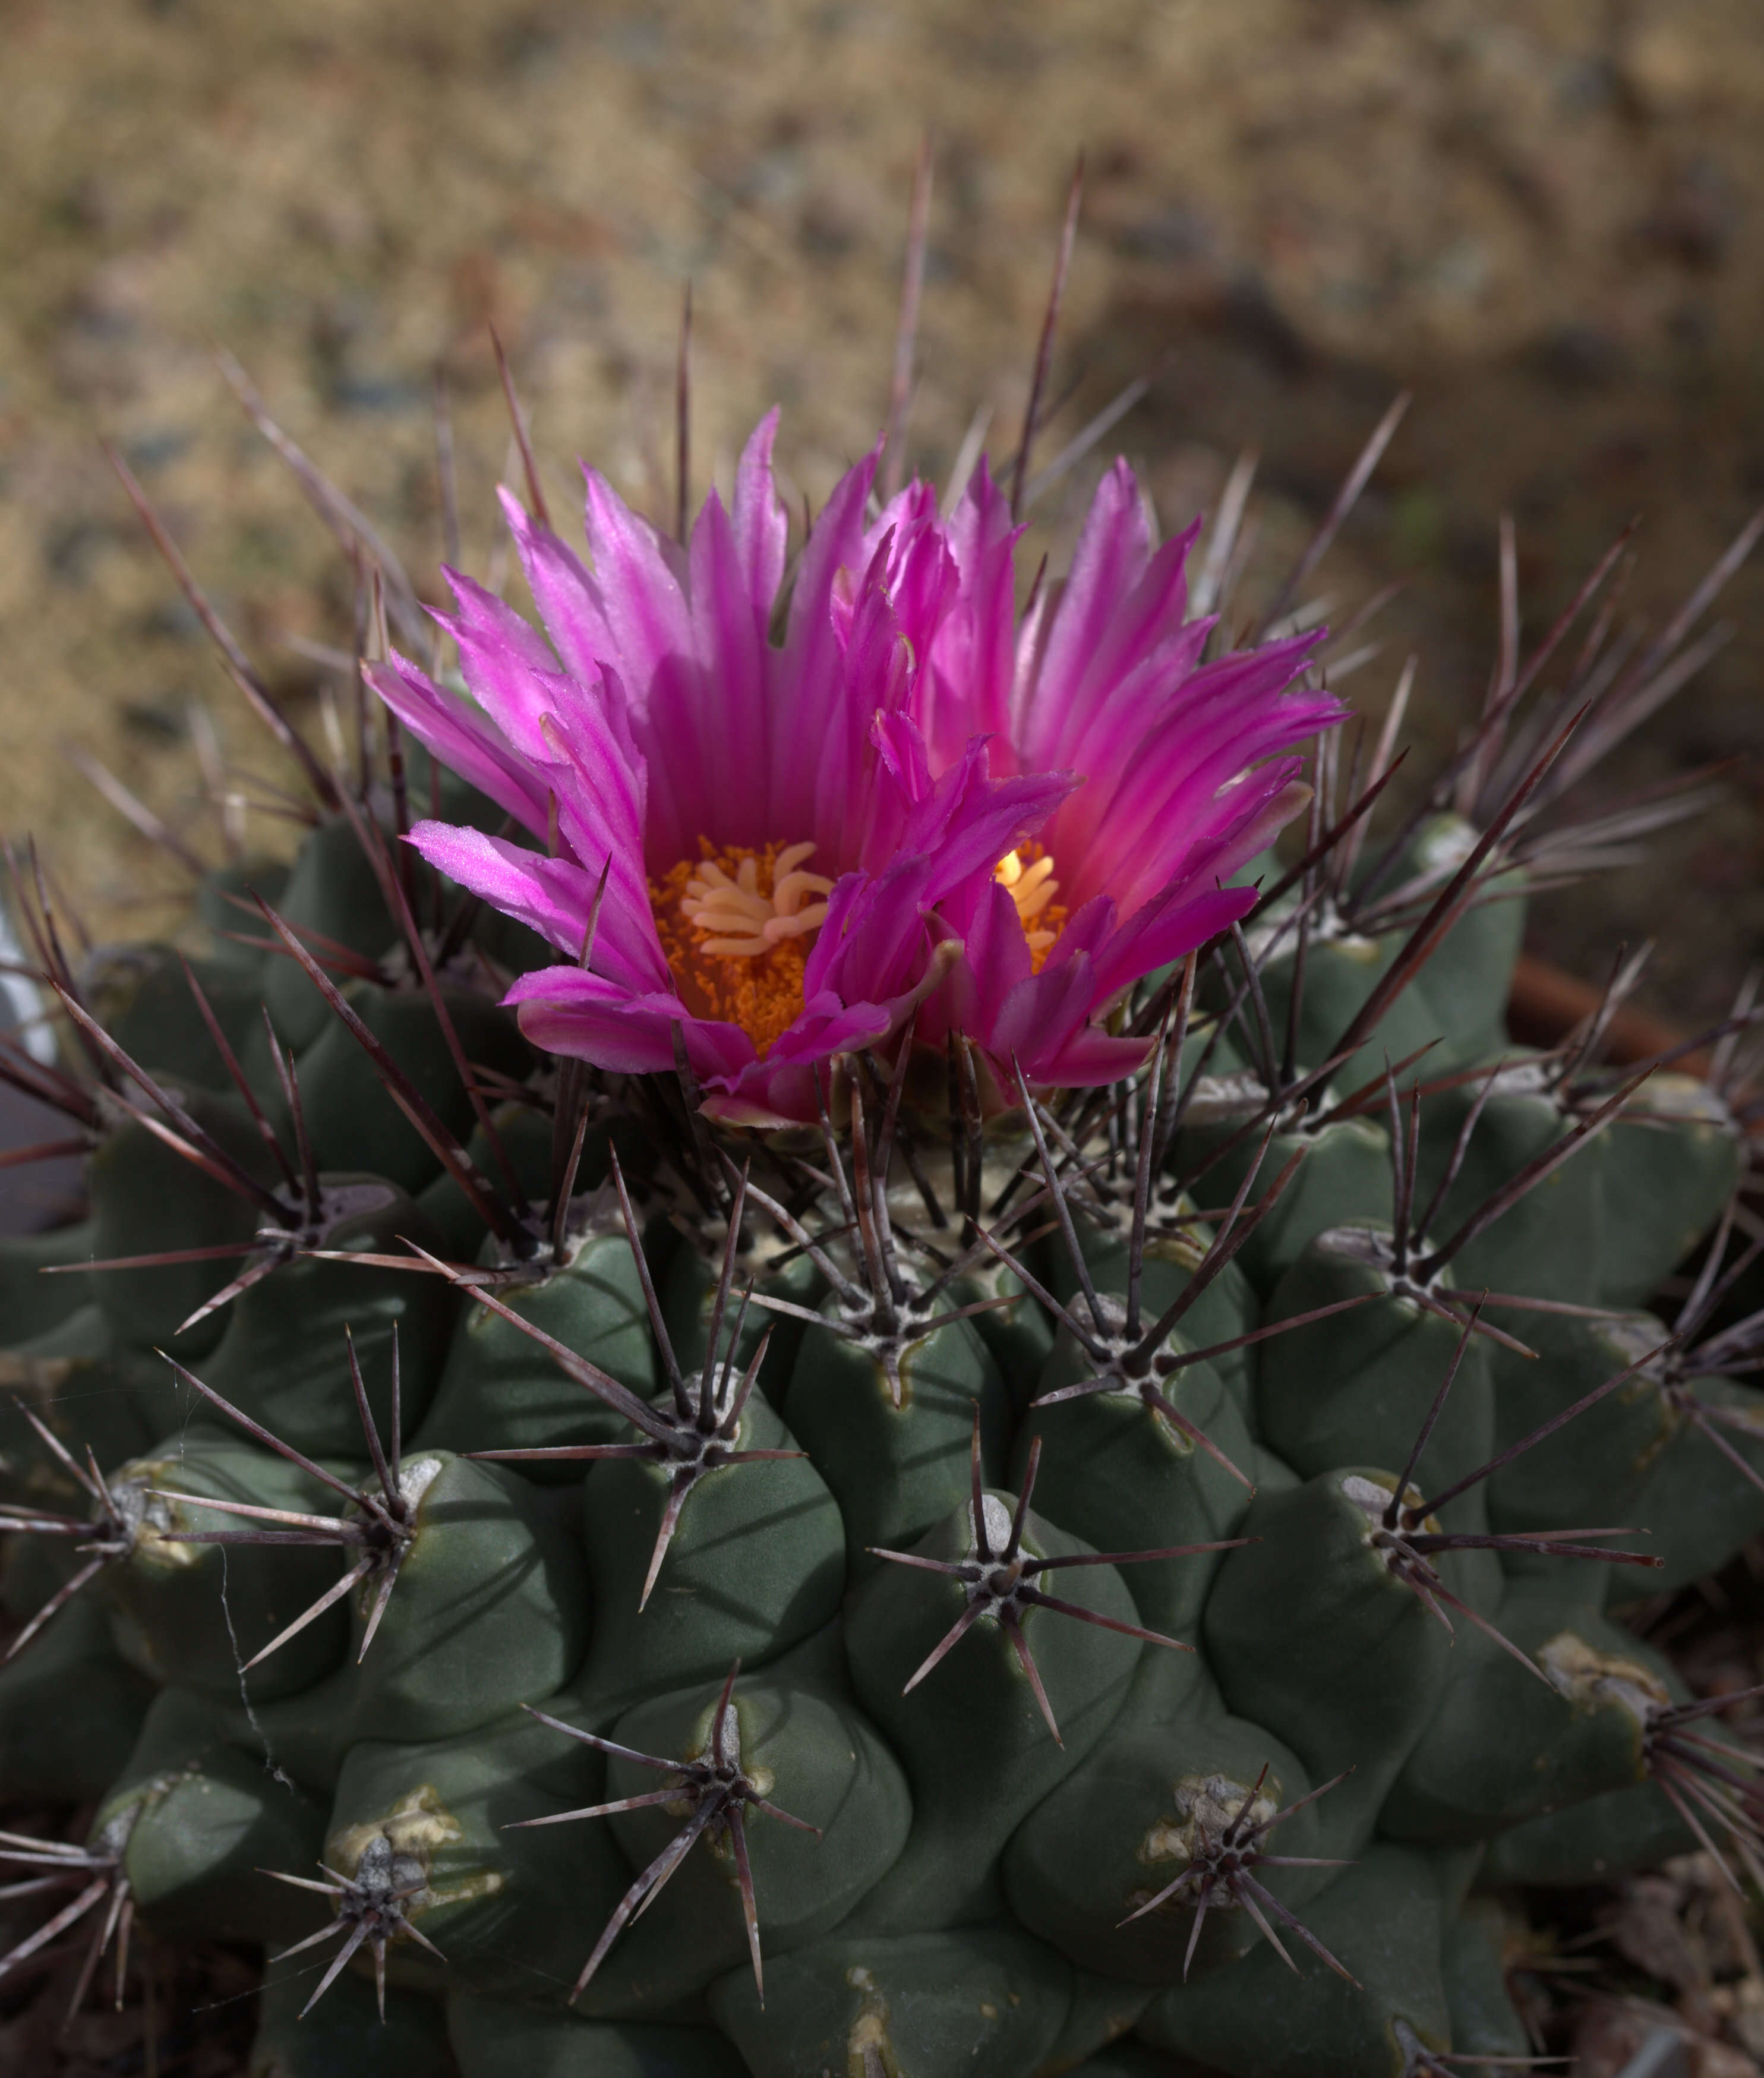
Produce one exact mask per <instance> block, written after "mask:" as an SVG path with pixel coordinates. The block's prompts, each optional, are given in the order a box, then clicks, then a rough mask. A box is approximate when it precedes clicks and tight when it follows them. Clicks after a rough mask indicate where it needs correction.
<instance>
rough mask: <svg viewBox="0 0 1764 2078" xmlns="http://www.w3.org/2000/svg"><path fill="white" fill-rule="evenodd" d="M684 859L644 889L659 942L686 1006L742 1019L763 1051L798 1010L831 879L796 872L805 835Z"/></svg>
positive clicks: (804, 856)
mask: <svg viewBox="0 0 1764 2078" xmlns="http://www.w3.org/2000/svg"><path fill="white" fill-rule="evenodd" d="M700 845H701V849H702V851H703V856H702V857H699V858H697V859H691V860H688V859H682V861H681V862H680V863H679V864H678V866H673V867H672V868H671V869H670V870H669V871H668V873H667V874H665V875H664V876H663V878H662V879H661V881H660V882H659V883H651V885H650V888H649V906H650V908H651V909H652V911H653V913H654V916H655V920H656V929H657V933H658V934H659V935H660V937H661V949H662V951H663V952H664V953H665V954H666V956H667V962H668V967H669V972H670V973H671V974H673V979H674V985H675V987H677V988H678V990H679V991H680V996H681V999H682V1002H684V1003H685V1004H686V1006H687V1008H689V1009H690V1010H691V1011H692V1012H694V1014H695V1015H696V1016H700V1017H707V1018H715V1019H716V1020H719V1021H721V1022H725V1023H728V1024H739V1025H740V1027H741V1029H743V1030H744V1032H746V1033H748V1035H749V1037H750V1038H751V1039H752V1040H753V1043H754V1045H756V1046H757V1048H758V1049H759V1051H760V1052H761V1054H762V1055H763V1054H765V1052H766V1050H767V1049H768V1048H769V1047H770V1045H772V1043H773V1041H774V1040H776V1039H777V1038H778V1036H779V1035H780V1034H781V1033H783V1032H784V1031H786V1029H788V1028H789V1027H790V1024H792V1023H794V1020H795V1019H796V1018H797V1016H799V1014H800V1012H801V1011H802V1008H803V970H804V967H805V966H806V963H807V958H808V953H809V947H810V945H811V943H812V941H813V937H814V933H815V932H816V931H817V930H819V928H820V926H821V925H822V924H824V923H825V922H826V920H827V902H826V899H825V898H826V897H827V896H828V895H831V894H832V890H833V883H832V881H831V880H829V879H828V878H825V876H824V875H823V874H818V873H807V872H805V871H804V870H803V867H804V866H805V864H806V862H807V861H808V860H809V859H810V858H811V857H813V856H814V852H815V846H814V845H813V844H812V843H807V844H792V845H767V846H765V848H764V849H762V850H759V851H753V850H749V849H744V848H740V849H738V848H736V847H733V846H731V847H729V848H728V849H724V850H722V851H716V852H714V851H712V850H711V847H710V845H708V844H707V843H705V842H704V841H703V840H702V839H701V840H700Z"/></svg>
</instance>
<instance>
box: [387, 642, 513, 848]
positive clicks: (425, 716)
mask: <svg viewBox="0 0 1764 2078" xmlns="http://www.w3.org/2000/svg"><path fill="white" fill-rule="evenodd" d="M362 674H363V676H364V677H365V679H366V680H367V682H368V683H369V685H370V686H372V687H373V690H374V691H375V692H377V694H378V695H379V696H380V698H381V699H382V700H384V701H385V702H386V705H387V706H388V707H390V709H391V710H392V711H393V713H394V714H395V715H396V716H398V720H400V721H401V722H402V723H403V724H404V726H405V727H406V728H407V729H409V731H410V732H411V735H412V736H415V738H416V739H417V741H418V742H419V743H421V744H422V745H424V746H425V748H427V749H429V750H431V751H432V752H433V753H434V754H435V756H436V757H438V758H439V759H440V762H442V764H444V766H448V769H449V770H452V771H454V772H457V773H458V774H459V775H460V777H461V778H462V779H468V780H469V781H470V782H471V783H472V785H473V786H474V787H477V789H478V791H480V792H481V793H484V794H487V795H489V796H490V799H491V800H493V801H494V803H496V805H497V806H498V807H499V808H502V809H503V810H505V811H506V812H507V813H508V814H509V815H511V816H514V817H515V820H516V821H517V822H519V823H522V824H524V825H525V826H526V827H527V828H528V829H530V830H532V831H534V832H540V831H542V830H543V829H544V827H545V815H546V808H545V803H546V799H547V796H548V786H547V783H546V780H545V778H544V767H543V766H540V765H538V764H536V763H535V762H533V761H532V759H530V758H524V757H521V756H520V755H519V753H517V752H516V751H515V749H514V747H513V746H512V745H511V744H510V742H509V741H508V739H507V737H506V736H504V735H503V732H502V731H501V730H500V729H498V728H497V727H496V726H495V724H494V723H493V722H491V721H490V720H489V719H488V717H487V716H485V715H484V714H483V713H482V711H480V710H479V709H477V708H476V707H473V706H472V704H471V703H470V702H469V701H467V700H462V699H460V698H458V696H457V695H455V694H452V693H449V692H447V691H444V690H443V689H442V688H441V687H440V686H438V685H436V682H434V680H433V679H432V678H430V677H429V676H428V674H427V672H425V671H422V670H419V669H418V668H417V666H415V664H412V663H411V662H410V661H408V660H407V659H406V658H405V657H401V656H399V655H398V653H397V652H396V651H395V650H394V652H393V654H392V657H391V660H390V662H389V663H386V664H368V665H364V666H363V667H362Z"/></svg>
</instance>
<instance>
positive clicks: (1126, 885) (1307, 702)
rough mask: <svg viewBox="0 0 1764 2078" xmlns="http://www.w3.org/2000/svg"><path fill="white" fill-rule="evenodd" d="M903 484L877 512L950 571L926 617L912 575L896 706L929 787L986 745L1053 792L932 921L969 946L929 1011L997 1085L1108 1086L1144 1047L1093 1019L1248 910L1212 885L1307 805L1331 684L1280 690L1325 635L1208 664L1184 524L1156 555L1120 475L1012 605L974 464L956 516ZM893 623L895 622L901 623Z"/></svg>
mask: <svg viewBox="0 0 1764 2078" xmlns="http://www.w3.org/2000/svg"><path fill="white" fill-rule="evenodd" d="M928 499H929V493H928V490H926V488H925V487H924V486H920V485H914V486H911V487H910V488H909V489H908V490H907V491H905V492H903V494H901V496H900V498H899V499H897V500H896V501H895V503H894V505H893V506H892V507H890V511H888V512H887V513H886V514H885V515H883V523H882V529H879V530H878V532H883V531H886V530H887V529H889V528H892V530H893V537H894V540H895V544H896V548H895V553H896V555H897V557H899V558H901V559H902V561H903V562H904V561H905V560H906V558H907V557H909V556H910V555H911V547H910V544H911V541H912V540H913V530H914V528H915V526H916V527H923V528H928V529H932V530H934V531H935V532H936V534H937V537H938V538H939V539H940V540H942V541H943V542H944V543H945V545H947V548H948V550H949V557H950V559H951V561H952V562H953V565H954V570H955V579H954V582H953V586H951V587H950V588H949V590H948V592H947V595H945V597H944V598H943V599H940V601H939V602H938V604H939V609H940V610H939V611H938V612H937V614H936V619H935V624H934V625H932V624H930V616H929V615H928V613H927V612H926V611H924V602H923V590H924V587H923V586H922V585H921V586H919V587H918V589H917V590H916V591H915V594H914V597H913V603H914V605H915V607H917V608H918V609H919V611H918V612H917V615H916V619H917V622H918V624H917V626H916V627H915V629H914V639H915V644H916V645H918V646H919V649H920V654H921V655H923V656H924V658H925V663H924V668H923V669H922V670H920V672H919V674H917V676H916V678H915V681H914V685H913V691H912V694H911V699H910V700H909V702H908V703H907V709H906V712H907V716H908V717H909V718H910V719H911V720H914V721H915V722H916V723H917V724H919V728H918V734H919V736H920V737H921V738H922V740H923V741H924V745H925V746H926V751H927V763H926V766H925V768H924V775H923V779H922V782H921V783H922V784H926V785H928V784H929V783H931V782H932V781H934V780H936V778H938V777H939V776H940V775H941V774H945V772H947V771H949V770H953V769H954V768H956V767H957V766H958V765H959V764H960V763H961V761H963V760H964V759H965V758H966V757H969V756H970V745H971V744H972V742H973V741H974V737H975V736H976V735H983V736H985V737H986V743H987V752H988V757H989V762H990V770H991V771H992V772H993V773H994V774H1003V775H1007V776H1008V777H1010V778H1031V777H1036V776H1041V777H1049V776H1053V775H1058V776H1060V777H1061V778H1063V779H1064V780H1065V782H1066V784H1065V786H1064V787H1062V789H1061V793H1060V795H1059V797H1058V798H1057V800H1056V801H1055V802H1054V803H1053V806H1052V807H1051V809H1050V811H1049V815H1048V816H1047V819H1046V820H1045V822H1043V823H1041V824H1040V825H1039V826H1038V828H1036V830H1035V831H1034V832H1032V835H1031V837H1029V839H1028V841H1026V842H1024V843H1023V844H1021V845H1018V846H1017V847H1015V849H1012V850H1011V851H1010V852H1007V853H1005V854H1004V855H1003V857H1002V858H1001V859H1000V860H999V864H998V866H997V867H996V869H995V872H994V874H992V876H991V877H990V878H988V879H986V880H970V881H968V882H965V883H964V884H963V887H961V890H960V891H957V893H956V894H955V895H952V896H950V897H949V898H946V899H945V901H944V903H943V904H942V906H941V910H940V914H941V916H942V918H943V920H944V922H945V925H946V926H947V927H948V928H949V930H950V932H951V933H953V936H954V937H956V938H957V939H958V940H959V941H960V942H961V946H962V951H961V955H960V957H959V958H957V961H956V963H955V966H954V967H953V971H952V973H951V974H950V976H949V979H948V981H947V982H946V983H945V985H944V986H943V987H942V988H941V989H940V991H938V993H937V995H936V997H935V998H934V999H932V1003H931V1004H928V1006H927V1009H926V1011H925V1012H924V1014H923V1015H922V1016H921V1019H920V1025H919V1031H920V1036H921V1037H924V1038H927V1039H930V1040H932V1041H937V1040H938V1039H939V1038H940V1036H941V1033H942V1032H943V1031H945V1030H946V1029H949V1027H951V1026H953V1027H955V1028H957V1029H960V1030H961V1031H963V1032H965V1033H966V1034H967V1036H968V1037H970V1039H972V1040H973V1041H975V1042H976V1043H977V1044H978V1045H979V1046H980V1047H981V1048H982V1049H983V1050H984V1052H985V1053H986V1055H987V1056H988V1058H989V1059H990V1062H991V1064H992V1066H993V1068H994V1070H995V1074H997V1075H998V1076H999V1079H1000V1080H1001V1081H1002V1082H1003V1086H1004V1087H1006V1088H1007V1089H1008V1088H1009V1087H1011V1083H1012V1082H1013V1080H1014V1074H1013V1063H1016V1064H1020V1066H1021V1067H1022V1070H1023V1071H1024V1074H1026V1075H1027V1076H1028V1079H1029V1080H1030V1081H1031V1082H1032V1083H1040V1084H1045V1085H1053V1086H1067V1087H1071V1086H1078V1085H1083V1084H1090V1083H1107V1082H1112V1081H1113V1080H1115V1079H1116V1077H1118V1076H1120V1075H1122V1074H1126V1073H1127V1072H1128V1070H1131V1069H1132V1068H1133V1067H1135V1066H1137V1065H1138V1063H1139V1062H1141V1060H1142V1059H1143V1058H1144V1057H1145V1051H1146V1047H1145V1041H1141V1040H1132V1039H1127V1038H1123V1037H1116V1036H1115V1035H1113V1034H1111V1033H1110V1032H1109V1030H1108V1029H1107V1025H1106V1023H1105V1022H1104V1020H1105V1018H1106V1016H1107V1012H1109V1011H1110V1010H1111V1008H1113V1007H1114V1006H1115V1005H1116V1004H1118V1003H1119V1002H1120V1000H1121V999H1122V998H1123V997H1124V995H1126V993H1127V991H1128V989H1129V988H1130V987H1132V984H1133V983H1135V982H1136V981H1138V980H1140V979H1141V978H1143V977H1144V976H1145V975H1146V974H1150V973H1152V972H1153V971H1154V970H1157V969H1158V968H1161V967H1163V966H1167V965H1169V964H1170V962H1174V961H1176V960H1179V959H1180V958H1182V956H1183V955H1184V954H1185V953H1188V952H1191V951H1192V950H1193V949H1195V947H1197V946H1199V945H1202V944H1203V943H1204V942H1205V941H1206V940H1207V939H1208V938H1210V937H1212V936H1213V935H1214V933H1216V932H1219V931H1221V930H1224V929H1226V928H1228V927H1229V926H1230V924H1232V923H1233V922H1234V921H1236V920H1237V919H1239V918H1241V916H1243V915H1244V914H1245V912H1247V911H1248V910H1249V908H1251V907H1253V903H1254V901H1255V894H1254V891H1253V889H1251V888H1249V887H1229V886H1228V885H1227V884H1226V883H1228V882H1229V881H1230V879H1231V878H1232V875H1233V874H1236V873H1237V872H1238V871H1239V870H1240V869H1241V867H1242V866H1244V865H1245V863H1246V862H1248V861H1249V859H1251V858H1253V857H1254V856H1255V855H1256V853H1258V852H1260V851H1261V850H1262V849H1264V848H1265V847H1266V845H1267V844H1268V843H1269V842H1270V840H1271V839H1272V838H1273V837H1274V833H1275V832H1277V831H1278V829H1279V828H1280V827H1281V825H1282V824H1284V823H1285V822H1287V820H1290V818H1291V816H1293V814H1294V813H1295V812H1296V811H1297V810H1298V809H1299V807H1301V806H1302V805H1303V801H1304V800H1305V799H1306V798H1307V796H1306V795H1305V792H1304V790H1303V788H1302V787H1299V786H1298V785H1297V784H1296V783H1295V782H1296V781H1297V777H1298V773H1299V764H1300V761H1299V758H1298V757H1295V756H1293V755H1291V753H1292V752H1293V751H1294V749H1295V747H1296V746H1297V745H1300V744H1302V743H1303V742H1304V741H1306V739H1307V738H1308V737H1310V736H1314V735H1316V732H1318V731H1319V730H1320V729H1322V728H1328V727H1330V726H1332V724H1335V723H1336V722H1337V721H1339V720H1341V715H1342V709H1341V706H1340V705H1339V703H1337V701H1336V700H1335V699H1332V697H1331V696H1330V695H1328V693H1326V692H1322V691H1304V690H1302V689H1301V690H1294V688H1295V682H1297V681H1298V680H1299V678H1300V676H1301V674H1302V673H1303V670H1304V667H1305V664H1306V661H1307V658H1308V657H1309V655H1310V653H1311V652H1312V650H1313V649H1315V648H1316V645H1317V644H1318V642H1319V641H1321V640H1322V639H1323V636H1322V634H1321V633H1320V632H1318V633H1315V634H1309V635H1304V636H1297V637H1295V638H1292V639H1291V640H1288V641H1274V642H1269V643H1266V644H1264V645H1261V647H1259V648H1257V649H1249V650H1245V651H1243V652H1240V653H1235V654H1229V653H1228V654H1226V655H1224V656H1221V657H1217V658H1216V659H1215V660H1214V661H1211V662H1207V663H1203V661H1202V657H1203V651H1204V649H1205V647H1206V645H1207V637H1208V636H1209V635H1210V634H1211V632H1212V628H1213V625H1214V624H1213V622H1212V620H1211V619H1205V618H1203V619H1197V620H1190V619H1188V618H1187V617H1186V614H1187V603H1188V595H1187V586H1186V581H1185V578H1184V565H1185V562H1186V557H1187V555H1188V552H1189V550H1190V549H1191V547H1192V545H1193V543H1194V540H1195V535H1196V533H1197V532H1198V531H1199V521H1197V522H1196V523H1195V525H1194V526H1193V527H1191V528H1189V529H1188V530H1187V532H1185V533H1183V534H1181V535H1179V536H1177V537H1176V538H1175V539H1174V540H1170V541H1167V542H1166V543H1164V544H1163V545H1162V546H1161V547H1160V546H1159V545H1157V541H1156V540H1155V537H1154V536H1153V531H1152V526H1151V523H1150V519H1149V511H1148V507H1147V504H1146V501H1145V498H1144V497H1143V495H1142V494H1141V489H1140V486H1139V484H1138V482H1137V481H1136V478H1135V477H1134V475H1133V473H1132V470H1131V469H1129V468H1128V465H1127V464H1126V463H1125V462H1124V461H1117V462H1116V465H1114V467H1113V468H1112V469H1111V470H1110V471H1109V472H1108V474H1107V475H1106V476H1105V477H1104V478H1103V481H1102V483H1101V484H1100V485H1099V487H1098V489H1097V491H1096V494H1095V498H1094V499H1093V500H1092V502H1091V507H1090V511H1089V512H1088V514H1087V515H1086V519H1085V521H1084V524H1083V528H1082V531H1081V532H1080V534H1079V537H1078V545H1077V548H1076V550H1075V552H1074V557H1073V561H1072V566H1071V570H1070V574H1068V576H1067V577H1066V578H1065V582H1064V583H1063V585H1061V586H1059V587H1058V588H1057V590H1054V591H1050V590H1048V589H1047V588H1046V587H1045V586H1042V587H1038V588H1037V590H1036V594H1035V596H1034V598H1033V599H1032V602H1031V603H1030V605H1029V606H1028V609H1027V611H1024V613H1023V614H1022V615H1019V614H1018V611H1017V606H1016V599H1017V582H1016V570H1015V549H1016V545H1017V541H1018V539H1019V536H1020V532H1021V529H1020V528H1016V527H1014V526H1013V525H1012V524H1011V515H1010V510H1009V507H1008V504H1007V500H1006V499H1005V498H1004V496H1003V493H1002V492H1001V491H1000V490H999V489H998V487H997V486H995V484H994V483H993V482H992V481H991V479H990V476H989V475H988V474H987V472H986V467H985V465H984V464H983V463H982V465H981V467H980V468H979V469H978V471H977V473H976V474H975V476H974V478H973V480H972V482H971V484H970V488H969V490H968V491H967V492H966V494H965V496H964V497H963V498H962V499H961V502H960V503H959V504H958V506H957V509H956V511H955V512H954V513H953V515H952V516H951V518H950V519H949V521H948V522H947V523H939V522H937V521H936V519H935V516H934V515H933V513H932V510H931V507H930V506H929V503H928ZM905 620H906V615H905V614H904V613H903V624H905Z"/></svg>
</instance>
